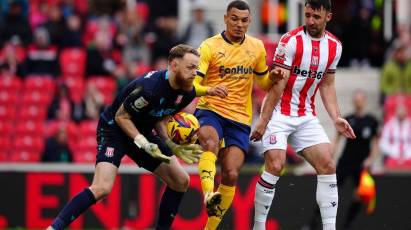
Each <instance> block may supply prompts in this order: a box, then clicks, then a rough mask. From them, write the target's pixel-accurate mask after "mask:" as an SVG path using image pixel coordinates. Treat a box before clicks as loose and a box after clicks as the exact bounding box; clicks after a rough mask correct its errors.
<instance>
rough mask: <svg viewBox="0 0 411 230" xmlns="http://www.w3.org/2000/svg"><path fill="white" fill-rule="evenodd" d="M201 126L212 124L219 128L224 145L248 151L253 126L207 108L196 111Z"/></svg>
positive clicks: (220, 138)
mask: <svg viewBox="0 0 411 230" xmlns="http://www.w3.org/2000/svg"><path fill="white" fill-rule="evenodd" d="M194 115H195V116H196V117H197V119H198V121H199V122H200V126H205V125H210V126H212V127H214V128H215V129H216V130H217V133H218V138H219V140H220V142H222V143H223V145H222V147H223V148H224V147H229V146H231V145H234V146H237V147H239V148H240V149H242V150H243V151H244V153H246V152H248V147H249V146H250V142H249V138H250V132H251V128H250V126H248V125H245V124H242V123H239V122H236V121H233V120H230V119H227V118H224V117H222V116H220V115H219V114H217V113H215V112H212V111H210V110H205V109H197V110H196V111H195V113H194Z"/></svg>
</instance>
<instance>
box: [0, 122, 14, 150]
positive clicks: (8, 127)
mask: <svg viewBox="0 0 411 230" xmlns="http://www.w3.org/2000/svg"><path fill="white" fill-rule="evenodd" d="M13 131H14V129H13V125H12V122H11V121H4V120H1V119H0V137H8V136H10V135H11V134H12V132H13ZM0 146H2V145H0Z"/></svg>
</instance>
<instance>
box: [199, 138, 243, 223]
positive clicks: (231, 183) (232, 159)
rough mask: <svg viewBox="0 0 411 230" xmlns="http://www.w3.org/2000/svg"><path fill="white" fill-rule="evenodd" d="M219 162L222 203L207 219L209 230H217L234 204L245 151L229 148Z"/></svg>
mask: <svg viewBox="0 0 411 230" xmlns="http://www.w3.org/2000/svg"><path fill="white" fill-rule="evenodd" d="M219 160H220V162H221V183H220V185H219V186H218V190H217V192H218V193H219V194H221V201H220V202H218V203H217V204H216V208H215V209H214V213H211V215H209V217H208V219H207V225H206V227H205V229H207V230H214V229H217V227H218V225H219V224H220V222H221V220H222V218H223V217H224V214H225V213H226V211H227V210H228V209H229V208H230V206H231V203H232V202H233V198H234V194H235V187H236V184H237V180H238V175H239V173H240V169H241V167H242V165H243V163H244V151H243V150H242V149H240V148H239V147H237V146H234V145H232V146H229V147H227V148H225V149H223V150H221V152H220V154H219Z"/></svg>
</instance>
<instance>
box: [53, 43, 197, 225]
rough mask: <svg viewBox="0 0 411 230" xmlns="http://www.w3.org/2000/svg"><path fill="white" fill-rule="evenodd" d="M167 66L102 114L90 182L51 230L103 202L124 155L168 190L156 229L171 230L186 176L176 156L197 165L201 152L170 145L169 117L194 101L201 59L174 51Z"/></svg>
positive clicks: (132, 87) (137, 83)
mask: <svg viewBox="0 0 411 230" xmlns="http://www.w3.org/2000/svg"><path fill="white" fill-rule="evenodd" d="M168 62H169V63H168V64H169V68H168V70H166V71H152V72H149V73H147V74H145V75H144V76H143V77H140V78H138V79H135V80H133V81H132V82H130V83H129V84H128V85H127V86H126V87H125V88H124V89H123V90H122V91H121V92H120V93H119V95H118V96H117V97H116V98H115V100H114V102H113V104H112V105H111V106H109V107H108V108H107V109H106V110H105V111H104V112H103V113H102V114H101V116H100V120H99V123H98V126H97V144H98V147H97V159H96V168H95V172H94V179H93V182H92V184H91V186H90V187H88V188H85V189H84V190H83V191H81V192H80V193H78V194H77V195H76V196H75V197H74V198H73V199H72V200H70V202H69V203H67V204H66V206H65V207H64V208H63V210H62V211H61V212H60V213H59V214H58V216H57V218H56V219H55V220H54V222H53V223H52V225H51V226H50V227H49V229H56V230H57V229H64V228H65V227H67V226H68V225H69V224H70V223H71V222H73V221H74V220H75V219H76V218H77V217H78V216H79V215H81V214H82V213H83V212H84V211H85V210H87V209H88V208H89V207H90V206H91V205H93V204H95V203H96V202H97V201H99V200H101V199H103V198H104V197H105V196H107V195H108V194H109V193H110V191H111V189H112V187H113V184H114V180H115V178H116V174H117V172H118V168H119V166H120V161H121V159H122V158H123V156H124V155H127V156H129V157H130V158H131V159H132V160H133V161H134V162H135V163H137V165H139V166H140V167H143V168H145V169H147V170H148V171H151V172H152V173H154V174H155V175H157V176H158V177H160V178H161V179H162V181H164V182H165V183H166V184H167V188H166V190H165V191H164V194H163V196H162V198H161V203H160V208H159V209H158V210H159V218H158V221H157V226H156V229H170V227H171V224H172V223H173V220H174V217H175V216H176V214H177V211H178V207H179V205H180V202H181V200H182V198H183V195H184V192H185V191H186V190H187V189H188V186H189V176H188V174H187V172H185V171H184V169H183V167H182V166H181V165H180V164H179V162H178V160H177V159H176V157H175V156H177V157H179V158H181V159H182V160H183V161H185V162H186V163H194V162H198V159H199V157H200V155H201V153H202V150H201V147H200V146H199V145H196V144H191V145H186V146H180V145H177V144H175V143H173V142H172V141H171V140H170V139H169V137H168V136H167V129H166V122H167V119H168V117H169V116H170V115H173V114H175V113H177V112H179V111H180V110H182V109H183V108H184V107H186V106H187V105H188V104H190V102H191V101H192V100H193V99H194V97H195V96H196V93H195V89H194V87H193V80H194V77H195V76H196V70H197V69H198V65H199V54H198V52H197V51H196V50H195V49H193V48H192V47H190V46H187V45H177V46H175V47H173V48H172V49H171V50H170V53H169V57H168ZM154 130H155V131H156V132H155V133H154ZM174 155H175V156H174Z"/></svg>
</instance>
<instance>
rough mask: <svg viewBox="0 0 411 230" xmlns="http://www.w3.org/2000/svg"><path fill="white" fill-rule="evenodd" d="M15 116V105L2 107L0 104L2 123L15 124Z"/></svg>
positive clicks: (0, 119)
mask: <svg viewBox="0 0 411 230" xmlns="http://www.w3.org/2000/svg"><path fill="white" fill-rule="evenodd" d="M0 94H1V93H0ZM15 114H16V109H15V107H14V105H2V104H1V103H0V121H1V122H6V123H11V122H13V121H14V120H15V119H16V117H15Z"/></svg>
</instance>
